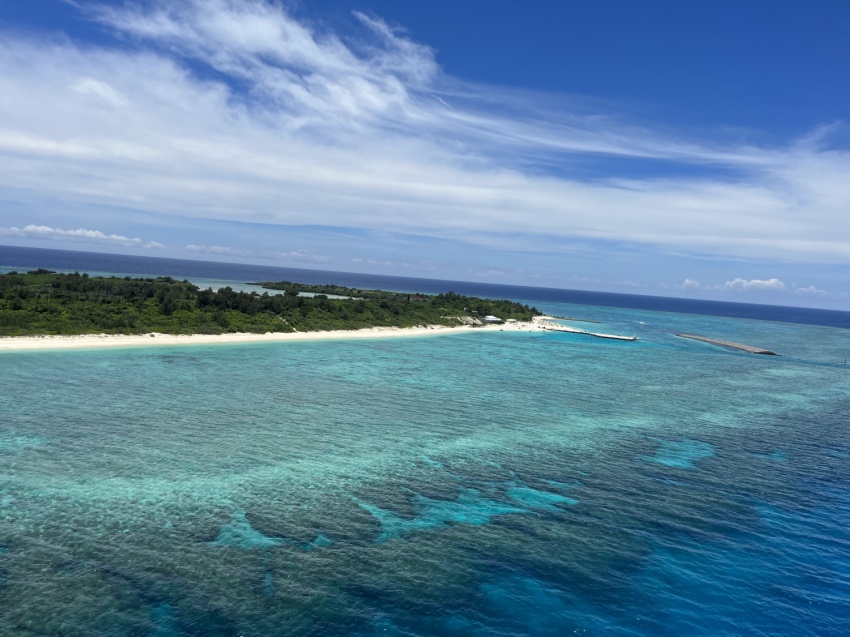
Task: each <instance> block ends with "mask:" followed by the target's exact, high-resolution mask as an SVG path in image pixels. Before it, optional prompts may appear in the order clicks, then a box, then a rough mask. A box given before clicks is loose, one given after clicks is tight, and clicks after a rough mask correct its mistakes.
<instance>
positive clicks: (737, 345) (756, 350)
mask: <svg viewBox="0 0 850 637" xmlns="http://www.w3.org/2000/svg"><path fill="white" fill-rule="evenodd" d="M676 336H679V337H681V338H689V339H691V340H694V341H702V342H703V343H711V344H712V345H720V346H721V347H728V348H729V349H737V350H740V351H742V352H749V353H750V354H765V355H767V356H779V354H777V353H776V352H771V351H770V350H769V349H762V348H760V347H753V346H752V345H744V344H743V343H733V342H732V341H724V340H721V339H719V338H706V337H705V336H695V335H694V334H676Z"/></svg>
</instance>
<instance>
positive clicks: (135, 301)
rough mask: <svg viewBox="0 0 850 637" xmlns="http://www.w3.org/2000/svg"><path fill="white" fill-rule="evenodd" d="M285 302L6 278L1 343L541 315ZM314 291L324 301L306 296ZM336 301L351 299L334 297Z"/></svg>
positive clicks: (114, 280) (410, 303)
mask: <svg viewBox="0 0 850 637" xmlns="http://www.w3.org/2000/svg"><path fill="white" fill-rule="evenodd" d="M263 285H265V286H266V287H269V288H274V289H278V290H285V293H284V294H268V293H263V294H257V293H255V292H251V293H246V292H236V291H234V290H232V289H231V288H229V287H228V288H222V289H220V290H218V291H216V292H214V291H212V290H211V289H208V290H200V289H198V288H197V287H196V286H195V285H193V284H191V283H189V282H188V281H176V280H174V279H172V278H171V277H158V278H147V279H138V278H130V277H125V278H119V277H109V278H106V277H90V276H88V275H87V274H76V273H75V274H56V273H53V272H50V271H48V270H43V269H39V270H35V271H32V272H28V273H26V274H19V273H16V272H12V273H9V274H4V275H0V335H4V336H14V335H26V334H88V333H99V332H105V333H121V334H136V333H138V334H142V333H146V332H164V333H169V334H190V333H195V334H218V333H223V332H291V331H295V330H297V331H313V330H330V329H359V328H363V327H373V326H396V327H410V326H413V325H425V324H432V325H433V324H437V325H457V324H458V318H457V317H460V316H470V315H471V316H479V317H483V316H485V315H488V314H494V315H496V316H499V317H500V318H502V319H507V318H515V319H518V320H529V319H530V318H531V317H532V316H534V315H535V314H539V312H538V311H537V310H536V309H534V308H529V307H528V306H526V305H520V304H519V303H514V302H512V301H495V300H488V299H477V298H474V297H467V296H462V295H459V294H455V293H453V292H448V293H446V294H439V295H437V296H423V295H418V294H417V295H409V294H400V293H395V292H384V291H380V290H356V289H352V288H344V287H340V286H333V285H331V286H309V285H304V284H296V283H290V282H286V281H282V282H279V283H267V284H263ZM302 292H303V293H315V294H316V296H315V297H308V296H301V295H299V293H302ZM327 295H334V296H340V297H345V298H328V296H327Z"/></svg>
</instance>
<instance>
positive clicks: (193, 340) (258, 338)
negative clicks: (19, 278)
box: [0, 317, 544, 352]
mask: <svg viewBox="0 0 850 637" xmlns="http://www.w3.org/2000/svg"><path fill="white" fill-rule="evenodd" d="M541 318H544V317H535V320H534V321H532V322H530V323H510V324H505V325H484V326H479V327H472V326H468V325H458V326H456V327H445V326H442V325H429V326H417V327H405V328H400V327H370V328H366V329H362V330H332V331H327V332H295V333H292V332H290V333H280V332H267V333H265V334H249V333H236V334H158V333H154V334H83V335H79V336H53V335H50V336H4V337H0V352H3V351H22V350H55V349H87V348H102V347H150V346H165V345H167V346H171V345H214V344H228V343H230V344H233V343H274V342H285V341H315V340H333V339H357V338H394V337H411V336H436V335H445V334H458V333H465V332H499V331H525V332H537V331H542V328H541V327H540V324H539V320H540V319H541Z"/></svg>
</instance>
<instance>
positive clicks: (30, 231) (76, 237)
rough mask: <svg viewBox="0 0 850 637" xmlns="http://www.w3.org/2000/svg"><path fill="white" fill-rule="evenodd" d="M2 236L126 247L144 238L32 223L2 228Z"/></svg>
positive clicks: (155, 244)
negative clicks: (19, 226) (64, 228)
mask: <svg viewBox="0 0 850 637" xmlns="http://www.w3.org/2000/svg"><path fill="white" fill-rule="evenodd" d="M0 236H7V237H25V238H28V239H53V240H57V239H64V240H71V241H81V242H85V243H105V244H113V245H122V246H126V247H133V246H139V245H141V244H142V240H141V239H139V238H132V239H131V238H130V237H125V236H123V235H120V234H105V233H103V232H101V231H100V230H87V229H85V228H78V229H76V230H63V229H62V228H51V227H50V226H37V225H34V224H30V225H28V226H25V227H23V228H16V227H14V226H12V227H11V228H0ZM148 246H150V247H162V244H159V243H156V242H155V241H152V242H150V243H149V244H148ZM146 247H147V246H146Z"/></svg>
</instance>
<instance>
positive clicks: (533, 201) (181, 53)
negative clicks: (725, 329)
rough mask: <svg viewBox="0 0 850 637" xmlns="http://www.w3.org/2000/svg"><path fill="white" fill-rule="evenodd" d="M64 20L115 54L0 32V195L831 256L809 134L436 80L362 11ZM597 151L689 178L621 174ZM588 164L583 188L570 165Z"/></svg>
mask: <svg viewBox="0 0 850 637" xmlns="http://www.w3.org/2000/svg"><path fill="white" fill-rule="evenodd" d="M85 11H87V15H89V16H91V17H92V18H93V19H95V20H97V21H98V22H99V23H100V24H102V25H105V26H107V27H108V28H110V29H112V30H114V32H115V33H116V34H117V35H118V36H119V37H121V38H123V39H124V42H125V45H124V46H123V47H122V48H108V47H105V46H102V45H95V44H88V45H86V46H85V47H82V46H77V45H75V44H74V43H72V42H69V41H67V40H63V39H53V40H50V39H46V38H35V39H33V38H32V37H31V36H28V37H26V38H25V37H22V36H20V35H17V34H15V33H10V32H8V31H7V32H3V31H0V95H2V96H4V97H3V98H2V99H0V162H2V165H3V166H4V170H3V171H1V172H0V198H7V199H14V200H15V201H22V202H25V203H29V204H30V205H32V206H36V205H44V204H43V202H44V201H45V200H46V201H48V203H49V204H58V203H64V202H71V203H74V204H83V205H91V206H110V207H115V208H125V209H126V208H132V209H133V210H134V211H138V212H139V213H141V214H145V213H157V214H159V213H162V214H167V215H171V216H177V217H185V218H190V219H192V220H193V223H197V222H198V221H197V220H198V219H201V220H226V221H246V222H256V223H263V224H278V225H304V226H335V227H349V228H351V227H354V228H362V229H368V230H375V231H389V232H396V233H404V234H406V235H418V236H428V237H439V238H444V239H450V240H454V241H460V242H466V243H477V244H484V243H486V242H487V241H490V240H491V239H490V237H492V236H493V234H494V233H500V235H501V236H521V237H524V238H523V239H522V240H523V241H526V242H528V243H530V244H531V245H530V247H529V251H532V250H533V249H534V245H533V244H534V241H535V239H534V237H546V238H549V239H553V238H560V239H562V240H563V245H569V243H570V242H571V240H572V239H574V238H578V239H590V240H602V241H617V242H637V243H640V244H643V245H644V246H646V247H648V248H649V249H651V250H664V251H668V252H669V251H676V252H678V253H685V254H701V255H712V256H720V257H724V258H727V257H752V258H760V259H763V260H767V259H775V260H780V261H811V262H845V261H846V260H847V259H848V258H850V218H848V216H847V215H846V210H848V209H850V190H848V188H847V186H846V183H847V180H846V175H847V174H850V153H848V152H846V151H837V150H829V151H826V150H822V147H821V146H820V144H823V143H825V142H824V139H826V138H828V136H829V135H830V134H831V133H830V131H829V130H823V131H818V133H817V134H816V135H813V136H809V137H808V138H806V139H803V140H801V141H800V142H799V143H796V142H794V141H793V140H791V141H789V142H787V143H786V144H785V145H784V146H783V145H776V146H772V147H759V146H754V145H747V144H743V143H734V142H728V143H722V142H717V141H713V135H710V134H708V133H706V134H705V135H704V137H703V138H702V139H699V138H694V137H693V136H685V135H681V136H676V135H673V134H671V133H670V132H669V131H667V130H665V129H663V128H662V127H658V128H657V129H652V128H648V127H639V126H634V125H629V124H628V123H627V122H624V120H623V118H620V117H615V116H613V115H611V114H607V113H604V112H598V111H595V110H593V109H591V108H590V107H588V106H587V105H585V104H582V103H581V102H579V101H577V100H574V101H573V102H570V103H566V100H565V99H564V98H562V97H559V96H552V95H540V94H535V95H532V94H528V93H518V92H515V91H514V92H510V93H509V92H508V91H503V90H500V89H496V88H493V87H486V86H479V85H472V84H469V83H463V82H460V81H456V80H453V79H452V78H448V77H446V76H445V75H444V74H443V73H442V72H441V69H440V68H439V66H438V64H437V62H436V59H435V57H434V53H433V51H432V50H431V49H429V48H428V47H427V46H423V45H421V44H418V43H416V42H413V41H412V40H410V39H409V38H408V37H406V36H404V35H403V34H400V33H399V32H397V31H395V30H393V29H392V28H390V27H389V26H388V25H386V24H385V23H383V22H381V21H380V20H378V19H375V18H370V17H367V16H365V15H362V14H355V18H354V20H356V21H357V22H358V23H359V24H360V25H361V26H362V29H363V30H362V31H361V32H360V33H358V34H357V36H356V37H353V38H351V39H348V40H344V39H343V38H341V37H339V36H337V35H335V34H333V33H329V32H326V31H323V30H321V29H320V28H319V27H316V26H311V25H309V24H307V23H305V22H303V21H298V20H297V19H295V18H294V17H293V15H292V14H290V13H289V12H287V11H286V10H284V9H281V8H280V7H279V6H277V5H276V4H272V3H267V2H262V1H260V0H208V1H203V2H202V1H201V0H186V1H185V2H166V1H165V0H152V1H151V2H146V3H124V4H116V5H89V7H88V9H86V10H85ZM136 44H138V46H137V47H136V46H135V45H136ZM198 68H201V69H203V70H204V72H201V73H196V72H195V71H194V69H198ZM209 71H214V72H209ZM211 78H215V79H211ZM56 104H62V116H61V117H57V113H56V108H55V105H56ZM605 158H614V159H618V158H630V159H640V158H644V159H651V160H653V161H654V162H656V163H654V164H653V165H656V166H661V165H666V164H668V163H669V164H672V165H674V166H675V167H677V168H681V167H682V166H683V165H687V166H701V167H705V168H706V172H705V173H704V174H703V176H701V177H698V178H697V177H683V176H681V173H682V172H683V171H679V170H674V171H671V172H670V173H669V174H667V176H665V177H662V176H656V177H649V178H641V179H637V178H634V177H630V176H629V175H628V174H621V173H618V172H616V171H617V170H619V169H618V168H615V167H613V165H611V166H609V165H608V164H605V163H604V159H605ZM587 159H593V160H602V161H603V164H602V165H603V175H604V176H603V177H602V178H600V177H599V175H595V177H596V178H595V179H591V180H588V179H584V178H582V177H581V176H580V174H579V173H577V172H571V169H570V167H571V166H577V165H583V164H584V163H587V162H586V161H585V160H587ZM622 163H623V162H617V163H616V165H620V164H622ZM552 165H557V166H560V167H562V170H561V171H560V172H559V174H558V175H553V174H549V173H547V167H550V166H552ZM713 167H719V168H722V169H723V176H722V177H717V178H713V177H711V170H710V169H711V168H713ZM604 171H610V172H607V173H606V172H604ZM684 172H687V171H684ZM128 241H132V240H130V239H128ZM196 248H197V250H195V251H196V252H199V253H207V254H222V255H223V254H231V255H232V254H236V252H227V251H226V250H227V249H225V248H223V247H222V246H209V247H207V246H196ZM187 249H189V250H191V248H187ZM215 249H220V250H223V251H221V252H211V250H215ZM231 250H232V249H231ZM205 251H206V252H205ZM293 258H294V257H293ZM736 281H738V280H737V279H736ZM741 281H743V280H741ZM754 281H757V280H754ZM728 285H731V286H732V287H731V288H730V289H761V288H759V287H758V284H756V283H753V281H750V282H746V281H743V282H742V283H737V284H736V283H735V281H730V282H728ZM736 286H737V287H736ZM748 286H749V287H748Z"/></svg>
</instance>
